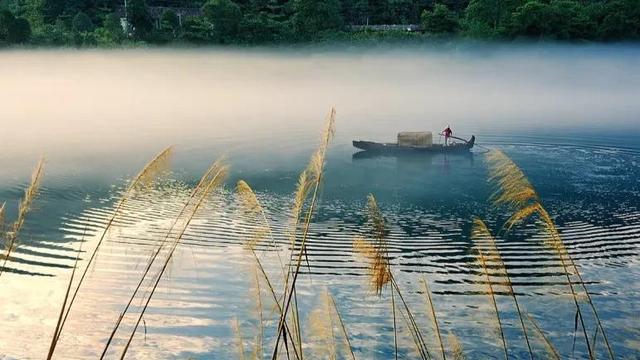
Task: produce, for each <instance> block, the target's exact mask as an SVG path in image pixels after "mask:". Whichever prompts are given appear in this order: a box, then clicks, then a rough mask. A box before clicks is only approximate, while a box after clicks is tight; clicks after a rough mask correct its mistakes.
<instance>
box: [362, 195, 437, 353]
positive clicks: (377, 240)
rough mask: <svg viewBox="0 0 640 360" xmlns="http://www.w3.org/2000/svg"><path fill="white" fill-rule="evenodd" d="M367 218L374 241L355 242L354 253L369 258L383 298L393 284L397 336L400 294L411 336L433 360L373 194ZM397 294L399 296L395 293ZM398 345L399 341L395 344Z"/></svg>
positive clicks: (392, 296)
mask: <svg viewBox="0 0 640 360" xmlns="http://www.w3.org/2000/svg"><path fill="white" fill-rule="evenodd" d="M367 216H368V219H369V223H370V224H371V228H370V234H369V235H370V237H371V238H372V239H373V240H365V239H363V238H356V239H354V250H355V251H356V252H357V253H359V254H361V255H363V256H364V257H365V258H366V259H368V262H369V264H368V269H369V274H370V278H371V285H372V287H373V289H374V290H375V292H376V294H378V295H380V294H381V293H382V290H383V288H384V286H385V285H386V284H387V283H390V284H391V302H392V303H393V304H392V310H393V311H394V314H393V315H394V316H393V318H394V335H395V333H396V332H397V329H396V321H395V320H396V316H395V310H396V305H395V302H396V301H395V296H396V295H397V296H398V298H399V299H400V301H401V303H402V307H403V308H404V311H405V312H406V316H405V315H404V314H402V316H403V318H404V319H405V320H406V321H407V326H408V328H409V330H410V331H411V335H412V337H413V339H414V341H415V345H416V349H418V351H419V352H420V356H421V358H423V359H430V358H431V355H430V354H429V350H428V347H427V345H426V343H425V341H424V337H423V336H422V332H421V331H420V327H419V326H418V324H417V322H416V321H415V317H414V316H413V314H412V313H411V310H410V309H409V305H408V304H407V302H406V301H405V299H404V296H403V295H402V292H401V291H400V287H399V286H398V284H397V282H396V281H395V278H394V277H393V273H392V272H391V264H390V261H389V247H388V244H387V239H386V230H385V221H384V217H383V216H382V212H381V211H380V208H379V207H378V203H377V202H376V199H375V197H374V196H373V195H371V194H370V195H369V196H368V197H367ZM394 291H395V293H394ZM394 343H395V344H396V346H397V341H394Z"/></svg>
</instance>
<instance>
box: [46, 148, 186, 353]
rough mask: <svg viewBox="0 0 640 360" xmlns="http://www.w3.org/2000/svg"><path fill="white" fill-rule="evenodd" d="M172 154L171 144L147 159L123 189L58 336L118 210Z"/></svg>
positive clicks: (152, 176)
mask: <svg viewBox="0 0 640 360" xmlns="http://www.w3.org/2000/svg"><path fill="white" fill-rule="evenodd" d="M172 155H173V146H169V147H167V148H166V149H164V150H162V151H161V152H160V153H159V154H158V155H156V156H155V157H154V158H153V159H152V160H151V161H149V162H148V163H147V164H146V165H145V166H144V167H143V168H142V170H140V172H139V173H138V174H137V175H136V177H134V178H133V180H132V181H131V183H130V184H129V186H128V187H127V189H126V190H125V192H124V194H123V195H122V197H121V198H120V200H118V202H117V204H116V207H115V209H114V210H113V214H111V217H110V218H109V220H108V221H107V223H106V225H105V227H104V229H103V230H102V233H101V234H100V238H99V239H98V242H97V244H96V247H95V248H94V249H93V252H92V253H91V256H90V257H89V260H88V261H87V265H85V268H84V271H83V272H82V275H81V276H80V280H79V281H78V284H77V285H76V287H75V290H74V291H73V295H72V296H71V300H70V301H69V306H68V307H67V310H66V311H65V315H64V317H63V319H62V323H61V324H60V331H59V333H58V337H59V336H60V335H61V334H62V330H63V329H64V325H65V324H66V321H67V318H68V317H69V314H70V313H71V309H72V308H73V304H74V303H75V300H76V297H77V296H78V292H79V291H80V288H81V287H82V284H83V283H84V280H85V277H86V275H87V273H88V272H89V269H90V268H91V265H92V264H93V262H94V260H95V258H96V255H97V254H98V251H99V250H100V247H101V245H102V242H103V241H104V239H105V237H106V235H107V233H108V232H109V229H110V228H111V226H112V225H113V224H114V222H115V220H116V218H117V216H118V215H119V214H120V210H122V208H123V207H124V205H125V203H126V202H127V201H128V200H129V199H130V198H131V197H132V196H133V195H134V194H135V193H136V191H137V190H138V189H140V188H141V187H143V186H145V185H148V184H149V183H150V181H151V179H153V178H155V177H157V176H158V175H159V174H160V173H162V172H163V171H165V170H166V169H167V168H168V164H169V162H170V160H171V157H172ZM56 341H57V339H56Z"/></svg>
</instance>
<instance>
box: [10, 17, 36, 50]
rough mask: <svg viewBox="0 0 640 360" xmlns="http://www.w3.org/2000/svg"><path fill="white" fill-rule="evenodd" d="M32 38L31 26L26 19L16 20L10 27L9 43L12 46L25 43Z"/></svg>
mask: <svg viewBox="0 0 640 360" xmlns="http://www.w3.org/2000/svg"><path fill="white" fill-rule="evenodd" d="M30 37H31V24H29V21H27V19H25V18H21V17H19V18H15V20H13V22H12V23H11V25H10V26H9V31H8V34H7V42H9V43H11V44H19V43H24V42H27V40H29V38H30Z"/></svg>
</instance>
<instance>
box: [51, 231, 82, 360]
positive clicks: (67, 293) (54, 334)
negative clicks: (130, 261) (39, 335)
mask: <svg viewBox="0 0 640 360" xmlns="http://www.w3.org/2000/svg"><path fill="white" fill-rule="evenodd" d="M86 234H87V228H86V227H85V228H84V231H83V232H82V239H81V240H80V246H78V252H77V254H76V260H75V262H74V263H73V270H71V276H70V277H69V283H68V284H67V291H65V294H64V300H63V301H62V306H61V307H60V314H59V315H58V322H57V323H56V328H55V331H54V332H53V337H52V338H51V345H49V353H48V354H47V360H51V358H52V357H53V352H54V351H55V348H56V345H57V341H56V339H57V335H58V332H59V330H60V324H61V323H62V316H63V315H64V310H65V308H66V306H67V300H68V299H69V293H70V292H71V285H72V284H73V278H74V276H75V274H76V269H77V268H78V260H79V259H80V253H81V252H82V244H83V243H84V237H85V235H86Z"/></svg>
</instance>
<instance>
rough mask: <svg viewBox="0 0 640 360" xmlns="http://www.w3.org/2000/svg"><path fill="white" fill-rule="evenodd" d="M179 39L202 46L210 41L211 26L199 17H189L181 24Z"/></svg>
mask: <svg viewBox="0 0 640 360" xmlns="http://www.w3.org/2000/svg"><path fill="white" fill-rule="evenodd" d="M180 38H181V39H182V40H184V41H187V42H190V43H194V44H204V43H206V42H209V41H211V39H212V31H211V25H210V24H209V23H208V22H207V21H206V20H205V19H203V18H201V17H189V18H187V19H185V20H184V21H183V22H182V33H181V35H180Z"/></svg>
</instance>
